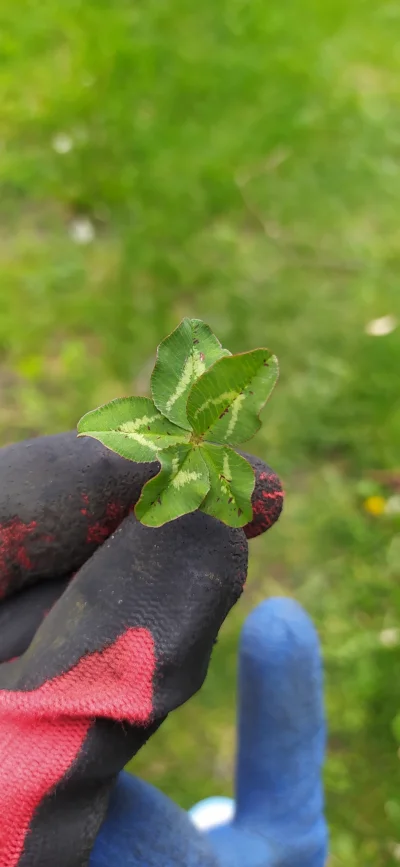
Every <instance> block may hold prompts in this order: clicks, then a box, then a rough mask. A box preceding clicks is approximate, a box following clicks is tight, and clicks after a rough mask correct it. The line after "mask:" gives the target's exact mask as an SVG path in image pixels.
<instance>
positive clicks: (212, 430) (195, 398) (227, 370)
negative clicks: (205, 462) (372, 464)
mask: <svg viewBox="0 0 400 867" xmlns="http://www.w3.org/2000/svg"><path fill="white" fill-rule="evenodd" d="M277 378H278V361H277V358H276V357H275V355H272V354H271V352H269V350H268V349H254V350H253V352H243V353H242V354H241V355H231V356H230V357H229V358H221V359H220V361H217V362H216V363H215V364H214V365H213V366H212V367H211V369H210V370H208V371H206V373H203V374H202V376H200V378H199V379H198V380H197V382H195V383H194V385H193V386H192V388H191V390H190V393H189V397H188V402H187V415H188V419H189V422H190V424H191V425H192V428H193V430H194V431H195V433H196V434H198V435H199V436H201V437H205V438H206V439H207V440H211V441H212V442H217V443H229V444H230V445H239V444H240V443H243V442H245V440H248V439H250V437H252V436H254V434H255V433H257V431H258V430H259V428H260V427H261V421H260V419H259V418H258V413H259V412H260V410H261V408H262V407H263V406H264V403H265V402H266V401H267V400H268V397H269V395H270V394H271V391H272V389H273V387H274V385H275V383H276V380H277Z"/></svg>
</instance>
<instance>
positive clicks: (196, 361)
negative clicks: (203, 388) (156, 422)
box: [166, 352, 206, 412]
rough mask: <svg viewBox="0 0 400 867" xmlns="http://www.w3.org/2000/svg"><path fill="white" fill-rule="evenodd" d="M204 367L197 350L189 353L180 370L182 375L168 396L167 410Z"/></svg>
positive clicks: (202, 371)
mask: <svg viewBox="0 0 400 867" xmlns="http://www.w3.org/2000/svg"><path fill="white" fill-rule="evenodd" d="M205 369H206V365H205V363H204V361H202V360H201V358H200V355H199V353H198V352H192V353H191V354H190V355H189V358H188V359H187V361H186V362H185V366H184V368H183V371H182V376H181V378H180V380H179V382H178V385H177V386H176V389H175V391H174V393H173V394H171V396H170V397H169V398H168V400H167V404H166V409H167V411H168V412H170V410H171V409H172V407H173V405H174V403H176V401H177V400H178V398H179V397H180V396H181V395H182V394H183V393H184V391H185V389H186V388H187V386H188V385H190V383H191V381H192V378H193V377H194V378H196V379H197V378H198V377H199V376H201V374H202V373H204V371H205Z"/></svg>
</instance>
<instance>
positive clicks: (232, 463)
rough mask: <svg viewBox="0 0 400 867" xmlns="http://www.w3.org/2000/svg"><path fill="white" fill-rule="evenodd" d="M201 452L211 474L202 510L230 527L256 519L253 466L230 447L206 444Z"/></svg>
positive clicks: (239, 525)
mask: <svg viewBox="0 0 400 867" xmlns="http://www.w3.org/2000/svg"><path fill="white" fill-rule="evenodd" d="M201 452H202V455H203V459H204V461H205V463H206V465H207V469H208V472H209V476H210V490H209V492H208V494H207V496H206V498H205V499H204V500H203V502H202V504H201V506H200V510H201V511H202V512H206V514H207V515H213V517H214V518H219V520H220V521H223V522H224V523H225V524H228V525H229V526H230V527H244V525H245V524H248V523H249V522H250V521H251V520H252V518H253V509H252V505H251V495H252V493H253V490H254V483H255V476H254V470H253V467H251V466H250V464H249V463H248V461H246V459H245V458H243V457H242V456H241V455H238V454H237V452H234V451H233V449H230V448H229V447H228V446H214V445H211V443H204V446H203V447H202V450H201Z"/></svg>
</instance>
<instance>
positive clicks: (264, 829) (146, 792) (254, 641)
mask: <svg viewBox="0 0 400 867" xmlns="http://www.w3.org/2000/svg"><path fill="white" fill-rule="evenodd" d="M324 747H325V723H324V712H323V700H322V676H321V659H320V652H319V645H318V639H317V636H316V633H315V630H314V627H313V625H312V623H311V621H310V620H309V618H308V617H307V615H306V614H305V612H304V611H303V610H302V608H301V607H300V606H299V605H298V604H297V603H296V602H294V601H293V600H291V599H271V600H269V601H267V602H263V603H261V605H259V606H258V608H256V610H255V611H253V612H252V614H251V615H250V616H249V617H248V619H247V622H246V624H245V627H244V630H243V633H242V639H241V645H240V653H239V728H238V757H237V767H236V804H233V802H231V801H229V800H228V799H226V798H210V799H207V800H206V801H203V802H201V803H200V804H198V805H197V806H196V807H194V808H193V809H192V811H191V816H192V821H193V822H194V823H195V824H196V826H197V827H198V828H200V829H202V830H203V833H202V834H201V833H200V832H199V831H198V830H196V829H195V828H194V826H193V824H192V822H191V821H190V820H189V818H188V817H187V816H186V814H185V813H184V812H183V810H181V809H179V807H177V806H176V804H174V803H173V802H172V801H170V800H169V798H166V797H165V796H164V795H162V794H161V793H160V792H158V791H157V790H156V789H154V788H153V787H152V786H149V785H148V784H147V783H144V782H143V781H141V780H138V779H136V778H135V777H131V776H129V775H128V774H126V773H121V774H120V776H119V779H118V785H117V787H116V789H115V790H114V792H113V794H112V796H111V801H110V809H109V812H108V816H107V819H106V821H105V822H104V824H103V826H102V828H101V831H100V834H99V835H98V837H97V840H96V844H95V847H94V849H93V853H92V857H91V860H90V867H109V865H111V864H112V865H114V867H161V865H162V867H323V865H324V864H325V860H326V850H327V828H326V823H325V820H324V816H323V794H322V783H321V768H322V762H323V754H324ZM224 814H225V818H224V819H223V818H222V817H223V815H224ZM220 823H221V824H220ZM205 833H207V836H205Z"/></svg>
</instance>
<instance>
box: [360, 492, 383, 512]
mask: <svg viewBox="0 0 400 867" xmlns="http://www.w3.org/2000/svg"><path fill="white" fill-rule="evenodd" d="M385 508H386V500H385V498H384V497H380V496H375V497H367V499H366V500H364V509H365V511H366V512H369V514H370V515H383V513H384V511H385Z"/></svg>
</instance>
